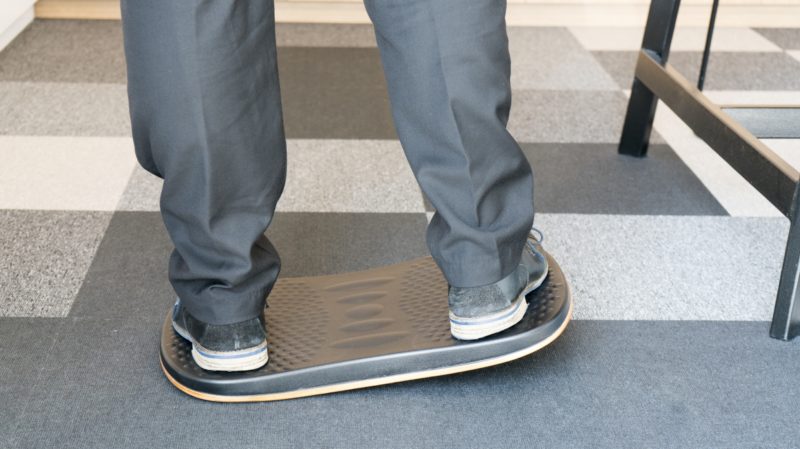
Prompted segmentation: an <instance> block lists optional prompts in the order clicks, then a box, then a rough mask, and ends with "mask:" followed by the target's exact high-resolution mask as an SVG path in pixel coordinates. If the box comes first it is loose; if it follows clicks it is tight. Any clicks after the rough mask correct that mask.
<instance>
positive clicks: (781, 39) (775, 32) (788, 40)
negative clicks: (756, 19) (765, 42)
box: [755, 28, 800, 50]
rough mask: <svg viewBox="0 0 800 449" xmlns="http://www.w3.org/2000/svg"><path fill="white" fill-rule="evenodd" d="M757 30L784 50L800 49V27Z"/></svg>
mask: <svg viewBox="0 0 800 449" xmlns="http://www.w3.org/2000/svg"><path fill="white" fill-rule="evenodd" d="M755 30H756V32H758V33H759V34H761V35H762V36H764V37H766V38H767V39H769V40H771V41H772V42H774V43H775V44H776V45H778V47H781V48H783V49H784V50H798V49H800V28H755Z"/></svg>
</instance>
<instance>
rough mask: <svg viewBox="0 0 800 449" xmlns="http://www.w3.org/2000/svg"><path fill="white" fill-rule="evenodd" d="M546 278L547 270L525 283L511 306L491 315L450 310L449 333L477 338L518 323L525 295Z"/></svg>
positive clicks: (525, 308)
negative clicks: (466, 313)
mask: <svg viewBox="0 0 800 449" xmlns="http://www.w3.org/2000/svg"><path fill="white" fill-rule="evenodd" d="M546 278H547V271H545V274H544V276H542V277H541V278H539V279H536V280H534V281H533V282H531V283H530V284H528V285H526V286H525V289H524V290H522V293H520V295H519V296H518V297H517V299H516V300H515V301H514V303H513V304H511V306H509V307H508V308H506V309H503V310H501V311H499V312H495V313H493V314H491V315H485V316H481V317H475V318H464V317H459V316H457V315H455V314H453V312H450V333H451V334H452V335H453V337H455V338H457V339H459V340H479V339H481V338H484V337H488V336H489V335H493V334H496V333H498V332H502V331H504V330H506V329H508V328H510V327H511V326H513V325H515V324H517V323H519V322H520V321H522V318H523V317H524V316H525V312H526V311H527V310H528V301H527V300H526V299H525V296H526V295H527V294H528V293H530V292H532V291H534V290H536V289H537V288H539V287H540V286H541V285H542V283H543V282H544V280H545V279H546Z"/></svg>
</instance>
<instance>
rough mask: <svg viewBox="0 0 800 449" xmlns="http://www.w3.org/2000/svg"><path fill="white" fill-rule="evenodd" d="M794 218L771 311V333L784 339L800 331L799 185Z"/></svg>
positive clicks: (792, 212) (791, 215)
mask: <svg viewBox="0 0 800 449" xmlns="http://www.w3.org/2000/svg"><path fill="white" fill-rule="evenodd" d="M789 219H790V220H791V221H792V224H791V226H790V227H789V240H788V241H787V242H786V253H785V255H784V257H783V268H782V269H781V280H780V284H778V298H777V299H776V300H775V312H774V313H773V315H772V327H771V328H770V330H769V334H770V336H772V337H773V338H778V339H781V340H791V339H792V338H794V337H796V336H798V335H800V302H798V300H797V295H798V288H800V282H799V281H798V276H800V188H799V189H795V192H794V204H793V205H792V210H791V211H790V212H789Z"/></svg>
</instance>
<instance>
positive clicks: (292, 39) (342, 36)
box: [275, 23, 377, 48]
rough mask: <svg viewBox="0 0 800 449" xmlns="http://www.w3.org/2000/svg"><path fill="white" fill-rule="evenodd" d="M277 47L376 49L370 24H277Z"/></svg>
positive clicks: (373, 32)
mask: <svg viewBox="0 0 800 449" xmlns="http://www.w3.org/2000/svg"><path fill="white" fill-rule="evenodd" d="M275 36H276V38H277V42H278V46H279V47H367V48H369V47H376V46H377V43H376V42H375V31H374V29H373V27H372V25H371V24H350V23H337V24H332V23H279V24H277V25H276V27H275Z"/></svg>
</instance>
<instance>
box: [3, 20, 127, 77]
mask: <svg viewBox="0 0 800 449" xmlns="http://www.w3.org/2000/svg"><path fill="white" fill-rule="evenodd" d="M0 81H49V82H73V83H76V82H78V83H125V55H124V52H123V49H122V27H121V24H120V22H119V21H106V20H92V21H88V20H36V21H34V22H33V23H32V24H31V26H30V27H28V29H26V30H25V31H24V32H22V34H20V35H19V36H18V37H17V38H16V39H14V41H13V42H12V43H11V44H10V45H9V46H8V47H7V48H6V49H5V50H3V51H2V52H0Z"/></svg>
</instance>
